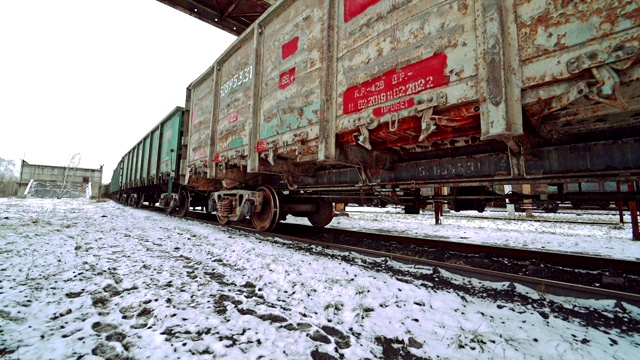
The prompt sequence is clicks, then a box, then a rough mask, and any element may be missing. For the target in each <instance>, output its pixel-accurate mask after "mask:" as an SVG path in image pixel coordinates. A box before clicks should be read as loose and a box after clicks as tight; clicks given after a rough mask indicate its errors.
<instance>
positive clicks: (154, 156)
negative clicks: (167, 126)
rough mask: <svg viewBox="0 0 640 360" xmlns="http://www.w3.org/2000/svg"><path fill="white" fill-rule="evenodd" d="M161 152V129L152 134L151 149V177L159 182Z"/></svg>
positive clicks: (157, 128) (156, 129) (154, 130)
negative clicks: (159, 156) (159, 155)
mask: <svg viewBox="0 0 640 360" xmlns="http://www.w3.org/2000/svg"><path fill="white" fill-rule="evenodd" d="M159 150H160V127H158V126H156V128H155V129H153V131H152V132H151V148H150V149H149V176H150V177H152V178H153V179H154V182H157V181H158V176H159V174H158V160H159V159H158V154H159V153H160V152H159Z"/></svg>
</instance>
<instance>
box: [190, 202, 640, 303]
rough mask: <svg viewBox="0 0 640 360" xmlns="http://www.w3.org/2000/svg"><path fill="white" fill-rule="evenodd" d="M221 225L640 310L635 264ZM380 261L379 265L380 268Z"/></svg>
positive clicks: (330, 231) (196, 216)
mask: <svg viewBox="0 0 640 360" xmlns="http://www.w3.org/2000/svg"><path fill="white" fill-rule="evenodd" d="M190 216H191V217H190V218H191V219H193V220H195V221H199V222H202V223H207V224H211V225H218V226H221V225H220V224H218V222H217V221H216V220H215V219H214V218H213V217H211V216H210V215H207V214H205V213H200V212H191V213H190ZM225 226H228V227H231V228H234V229H237V230H241V231H244V232H248V233H255V234H260V235H263V236H273V237H277V238H281V239H287V240H292V241H294V242H297V243H303V244H308V245H316V246H321V247H325V248H330V249H336V250H339V251H346V252H352V253H358V254H363V255H365V256H368V257H372V258H373V259H390V260H395V261H399V262H403V263H407V264H414V265H421V266H427V267H433V268H434V269H442V270H446V271H449V272H451V273H454V274H459V275H461V276H465V277H469V278H477V279H480V280H488V281H493V282H507V283H513V284H520V285H523V286H526V287H528V288H531V289H534V290H538V291H540V289H543V291H544V292H545V293H548V294H552V295H559V296H571V297H577V298H589V299H610V300H616V301H619V302H625V303H629V304H632V305H634V306H638V307H640V263H639V262H637V261H629V260H620V259H612V258H601V257H592V256H584V255H575V254H567V253H555V252H549V251H535V250H525V249H516V248H508V247H496V246H486V245H478V244H465V243H456V242H451V241H443V240H439V239H427V238H413V237H405V236H397V235H393V234H382V233H372V232H359V231H351V230H344V229H336V228H322V229H320V228H314V227H312V226H307V225H299V224H290V223H281V224H280V225H279V226H278V227H277V228H276V229H275V230H274V231H272V232H258V231H257V230H255V229H254V228H253V227H251V226H250V225H248V224H247V225H244V224H237V225H225ZM384 261H385V260H381V264H383V263H384ZM381 266H382V265H381ZM434 271H438V270H434Z"/></svg>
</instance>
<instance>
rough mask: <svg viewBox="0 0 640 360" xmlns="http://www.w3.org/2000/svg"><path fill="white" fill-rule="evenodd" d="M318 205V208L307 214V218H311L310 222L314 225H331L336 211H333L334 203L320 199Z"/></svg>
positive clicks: (320, 226) (319, 226)
mask: <svg viewBox="0 0 640 360" xmlns="http://www.w3.org/2000/svg"><path fill="white" fill-rule="evenodd" d="M317 205H318V210H316V212H314V213H313V214H311V215H309V216H307V219H309V222H310V223H311V225H313V226H314V227H318V228H322V227H325V226H327V225H329V223H330V222H331V220H333V215H334V214H335V213H334V211H333V204H332V203H330V202H326V201H318V202H317Z"/></svg>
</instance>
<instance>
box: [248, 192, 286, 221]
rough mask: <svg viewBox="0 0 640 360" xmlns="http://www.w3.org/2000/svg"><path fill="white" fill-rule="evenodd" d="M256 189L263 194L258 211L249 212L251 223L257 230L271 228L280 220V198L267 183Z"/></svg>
mask: <svg viewBox="0 0 640 360" xmlns="http://www.w3.org/2000/svg"><path fill="white" fill-rule="evenodd" d="M257 191H259V192H261V193H262V194H263V200H262V208H261V209H260V212H255V211H254V212H252V213H251V223H252V224H253V227H255V228H256V229H257V230H258V231H269V230H272V229H273V228H274V227H275V226H276V225H277V224H278V221H280V200H279V199H278V194H276V191H275V190H274V189H273V188H272V187H271V186H269V185H265V186H261V187H259V188H258V189H257Z"/></svg>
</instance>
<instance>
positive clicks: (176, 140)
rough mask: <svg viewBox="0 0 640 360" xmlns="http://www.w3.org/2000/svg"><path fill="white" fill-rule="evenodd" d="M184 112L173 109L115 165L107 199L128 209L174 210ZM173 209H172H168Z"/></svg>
mask: <svg viewBox="0 0 640 360" xmlns="http://www.w3.org/2000/svg"><path fill="white" fill-rule="evenodd" d="M183 114H184V108H182V107H176V108H174V109H173V110H171V112H170V113H169V114H167V116H165V117H164V118H163V119H162V121H160V123H158V125H156V126H154V127H153V129H152V130H151V131H150V132H149V133H148V134H147V135H145V136H144V137H143V138H142V139H141V140H140V141H139V142H138V143H137V144H136V145H135V146H134V147H133V148H132V149H131V150H129V151H128V152H127V153H126V154H125V155H124V156H123V157H122V160H120V162H119V163H118V166H117V167H116V169H115V170H114V172H113V176H112V178H111V185H110V190H111V198H112V199H115V200H117V201H119V202H121V203H123V204H127V205H129V206H135V207H140V206H141V205H143V203H145V202H146V203H147V204H149V205H155V204H156V203H160V205H161V206H162V207H164V208H167V209H168V210H169V211H170V210H172V209H173V208H175V207H176V204H177V202H178V194H179V192H177V191H175V190H174V189H178V187H179V185H180V184H179V179H178V178H176V175H177V174H179V165H180V161H181V150H182V128H183ZM172 206H173V207H172Z"/></svg>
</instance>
